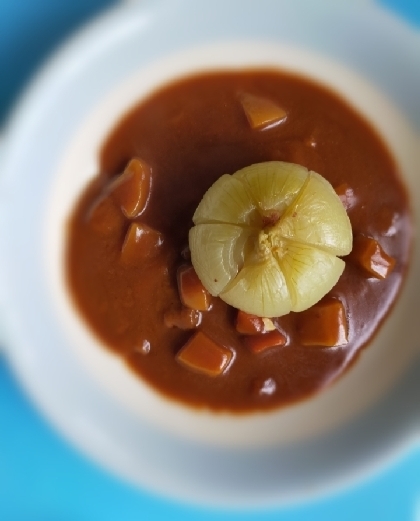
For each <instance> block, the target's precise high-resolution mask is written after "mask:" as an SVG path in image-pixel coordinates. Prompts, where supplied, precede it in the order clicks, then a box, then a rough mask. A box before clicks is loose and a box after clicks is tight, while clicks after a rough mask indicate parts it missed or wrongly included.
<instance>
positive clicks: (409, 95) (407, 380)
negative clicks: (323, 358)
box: [0, 0, 420, 506]
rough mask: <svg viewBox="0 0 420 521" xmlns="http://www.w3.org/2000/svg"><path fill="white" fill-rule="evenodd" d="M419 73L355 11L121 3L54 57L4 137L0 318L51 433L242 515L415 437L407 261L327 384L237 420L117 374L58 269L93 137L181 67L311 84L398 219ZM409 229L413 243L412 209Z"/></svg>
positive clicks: (397, 43)
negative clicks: (371, 143) (331, 98)
mask: <svg viewBox="0 0 420 521" xmlns="http://www.w3.org/2000/svg"><path fill="white" fill-rule="evenodd" d="M302 9H303V10H304V11H302ZM302 12H305V17H304V18H302V15H301V13H302ZM355 34H357V39H355V38H354V35H355ZM391 42H392V43H391ZM403 58H404V59H403ZM418 63H420V36H419V35H418V34H415V33H414V32H410V30H409V29H408V28H406V27H405V26H403V25H402V24H399V23H398V22H397V21H395V20H394V19H393V18H391V17H389V16H388V15H386V14H385V13H383V12H381V11H380V10H379V9H378V8H375V7H373V6H371V5H368V4H366V5H365V4H360V5H359V4H356V5H353V6H352V5H347V4H344V5H342V4H341V3H340V5H332V4H331V2H328V1H325V2H319V3H317V4H316V6H315V3H312V2H310V1H308V2H304V1H299V2H294V3H293V5H291V4H290V3H288V2H278V1H274V0H272V1H270V0H259V1H258V2H241V1H240V0H237V1H236V0H235V1H231V2H229V3H228V2H222V1H220V0H215V1H213V2H212V3H204V2H203V3H199V4H197V2H194V0H184V1H181V0H178V1H171V2H169V1H162V2H154V3H149V4H147V3H146V4H145V3H141V4H140V5H137V4H132V5H126V6H124V7H120V8H118V9H117V10H115V11H113V12H110V13H109V14H107V15H106V16H104V17H103V18H101V19H100V20H98V21H97V22H96V23H94V24H93V25H92V26H91V27H90V28H88V29H87V30H85V31H84V32H83V33H81V34H79V35H78V36H77V37H76V38H75V39H73V41H72V42H70V43H69V44H68V45H67V46H66V47H65V48H64V49H62V50H61V52H60V53H58V54H57V55H56V57H55V58H54V59H53V60H52V62H50V63H49V65H48V66H47V68H46V69H45V70H44V71H43V72H42V73H41V74H40V76H39V77H38V78H37V80H36V81H35V82H34V83H33V85H32V86H31V88H30V90H29V91H28V93H27V95H26V96H25V97H24V98H23V100H22V101H21V103H20V104H19V107H18V108H17V110H16V112H15V114H14V117H13V118H12V120H11V123H10V125H9V128H8V131H7V143H6V157H5V169H4V176H3V178H2V179H1V185H0V197H1V198H2V206H1V208H0V212H1V216H0V217H1V220H0V251H1V252H2V255H1V259H0V277H1V280H0V282H1V284H0V288H1V290H0V291H1V293H0V305H1V314H0V318H1V319H2V321H4V331H5V337H6V344H7V355H8V358H9V360H10V363H11V365H12V367H13V368H14V370H15V372H16V374H17V375H18V377H19V379H20V381H21V382H22V385H23V386H24V387H25V388H26V389H27V391H28V393H29V394H30V396H31V397H32V399H33V400H34V403H35V404H36V405H37V406H38V407H40V408H41V410H42V411H43V413H44V414H45V415H46V416H47V417H48V418H49V419H50V420H51V422H52V423H53V424H55V425H56V426H57V428H58V429H59V430H60V431H61V432H62V433H63V434H64V436H66V437H67V438H68V439H70V440H71V441H72V442H73V443H75V444H76V445H77V446H78V447H80V448H81V449H82V450H83V451H85V452H86V453H87V454H88V455H90V456H91V457H93V458H94V459H95V460H97V461H98V462H100V463H101V464H103V465H104V466H106V467H107V468H109V469H111V470H112V471H113V472H115V473H117V474H119V475H121V476H122V477H124V478H125V479H128V480H130V481H132V482H134V483H135V484H137V485H139V486H142V487H147V488H151V489H153V490H156V491H159V492H162V493H165V494H168V495H172V496H175V497H178V498H183V499H188V500H192V501H205V502H207V503H211V504H238V505H239V504H240V505H242V506H244V505H245V504H267V503H279V502H281V501H289V500H292V499H295V498H298V497H308V496H310V495H313V494H317V493H320V492H321V491H324V492H325V491H326V490H330V489H332V488H335V487H337V486H339V485H343V484H344V483H348V482H349V480H351V479H355V478H356V477H357V476H361V475H363V473H366V472H367V470H372V469H373V468H375V467H377V466H378V465H379V464H380V463H383V462H384V461H386V460H389V458H390V457H392V456H395V455H396V454H397V453H398V452H399V451H401V450H403V449H407V448H408V447H409V446H410V445H411V444H412V443H415V442H418V440H419V436H420V426H419V408H418V405H417V403H416V399H415V397H416V393H417V396H418V393H419V390H418V386H419V384H418V382H419V380H420V378H419V369H420V367H419V365H418V359H419V356H418V355H419V352H420V351H419V343H418V342H417V341H416V337H417V335H416V333H417V331H416V325H417V324H416V318H417V309H418V307H419V303H420V299H419V296H418V293H419V291H418V287H419V283H420V273H419V270H420V262H419V253H418V250H417V249H415V252H414V258H413V261H412V266H411V270H410V273H409V277H408V283H407V284H406V285H405V288H404V291H403V292H402V295H401V296H400V299H399V301H398V305H397V306H396V308H395V309H394V311H393V312H392V314H391V316H390V317H389V319H388V320H387V321H386V323H385V324H384V326H383V328H382V329H381V331H380V333H379V335H378V336H377V337H376V338H375V341H374V343H372V345H370V347H369V348H368V349H367V350H366V351H365V352H364V353H363V355H362V356H361V357H360V360H358V362H357V363H356V364H355V365H354V367H353V368H352V369H351V370H350V371H348V372H347V373H346V374H345V376H344V377H342V378H341V379H340V380H339V381H338V382H337V383H336V384H334V385H333V386H331V387H330V388H328V389H327V390H326V391H324V392H322V393H321V394H319V395H317V396H316V397H314V398H312V399H310V400H307V401H305V402H302V403H299V404H297V405H295V406H292V407H287V408H285V409H280V410H278V411H274V412H270V413H264V414H262V413H261V414H252V415H247V416H244V417H235V416H230V415H227V414H212V413H209V412H197V411H193V410H190V409H189V408H188V407H184V406H182V405H177V404H174V403H172V402H169V401H167V400H165V399H163V398H162V397H161V396H160V395H158V394H157V393H155V392H154V391H153V390H151V389H150V388H149V387H148V386H147V385H145V384H143V383H142V382H141V381H140V380H139V379H138V378H136V377H134V376H133V374H132V373H131V372H130V371H129V370H128V369H127V368H126V366H125V365H124V364H123V363H122V362H121V361H120V359H118V358H116V357H114V356H113V355H111V354H110V353H109V352H108V351H106V350H105V349H103V348H102V346H100V345H99V344H98V340H97V339H96V338H94V337H93V335H92V334H91V332H90V331H89V329H88V328H87V327H86V325H85V324H84V322H82V321H81V320H80V317H79V315H78V314H77V313H76V312H75V310H74V308H73V307H72V305H71V303H70V301H69V298H68V294H67V292H66V289H65V283H64V272H63V245H64V242H65V234H64V227H65V223H66V220H67V218H68V216H69V213H70V211H71V209H72V207H73V205H74V202H75V200H76V198H77V196H78V195H79V194H80V192H81V191H82V189H83V187H84V186H85V185H86V183H87V181H88V180H89V179H91V177H92V176H94V175H95V173H96V171H97V165H98V150H99V147H100V145H101V143H102V142H103V141H104V139H105V137H106V136H107V134H108V132H109V131H110V130H111V129H112V128H113V126H114V124H115V123H116V122H117V121H118V120H119V119H120V117H121V116H122V115H123V114H124V113H125V112H126V111H128V110H129V109H130V107H132V106H133V105H134V104H135V103H136V102H137V101H139V100H140V99H141V98H142V97H144V96H146V95H147V94H148V93H150V92H151V91H153V90H154V89H155V88H156V87H157V86H160V85H162V84H163V83H166V82H168V81H170V80H171V79H173V78H175V77H179V76H182V75H185V74H187V73H189V72H191V71H198V70H211V69H214V68H217V69H220V68H228V69H232V68H245V67H246V68H249V67H253V68H255V67H263V66H270V67H277V68H281V69H288V70H293V71H297V72H299V73H302V74H304V75H307V76H309V77H311V78H314V79H316V80H318V81H321V82H325V83H326V84H328V85H329V86H331V87H332V88H333V89H334V90H335V91H337V92H338V93H340V94H341V95H342V96H343V97H344V98H346V99H347V100H348V101H349V102H350V103H352V104H353V105H354V106H355V108H356V109H357V110H359V111H360V112H361V113H362V114H363V115H364V116H365V117H367V118H368V119H369V120H370V121H371V122H372V123H373V124H374V126H375V127H376V128H377V130H378V131H379V132H380V134H381V135H382V137H383V139H384V140H385V141H386V142H387V144H388V147H389V149H390V150H391V151H392V153H393V155H394V157H395V158H396V160H397V162H398V164H399V166H400V169H401V171H402V173H403V176H404V179H405V181H406V183H407V186H408V187H409V191H410V195H411V198H412V205H413V209H414V210H415V209H416V208H418V207H420V185H419V183H418V164H419V160H420V153H419V144H420V139H419V129H420V111H419V109H418V105H417V99H416V97H417V93H418V92H420V72H419V70H418V69H419V68H418ZM396 78H397V81H396ZM415 225H416V234H417V233H418V229H419V217H418V215H417V214H415ZM416 240H417V239H416ZM416 363H417V365H416V366H415V369H414V370H413V369H411V372H410V371H409V368H410V366H413V365H415V364H416ZM416 386H417V387H416Z"/></svg>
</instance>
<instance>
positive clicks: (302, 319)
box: [297, 297, 348, 347]
mask: <svg viewBox="0 0 420 521" xmlns="http://www.w3.org/2000/svg"><path fill="white" fill-rule="evenodd" d="M297 331H298V335H299V340H300V342H301V344H302V345H304V346H324V347H334V346H342V345H345V344H347V342H348V325H347V317H346V312H345V309H344V306H343V304H342V303H341V302H340V301H339V300H338V299H336V298H332V297H327V298H324V299H323V300H321V301H320V302H318V303H317V304H315V305H314V306H312V307H311V308H309V309H307V310H306V311H302V312H301V313H299V315H298V323H297Z"/></svg>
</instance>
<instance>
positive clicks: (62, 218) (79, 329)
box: [44, 41, 418, 446]
mask: <svg viewBox="0 0 420 521" xmlns="http://www.w3.org/2000/svg"><path fill="white" fill-rule="evenodd" d="M253 68H254V69H255V68H271V69H272V68H274V69H280V70H287V71H292V72H295V73H299V74H301V75H304V76H307V77H309V78H311V79H315V80H316V81H318V82H321V83H324V84H326V85H328V86H329V87H330V88H332V89H333V90H334V91H335V92H338V93H339V94H340V95H341V96H342V97H343V98H344V99H345V100H346V101H348V102H349V103H350V104H351V105H353V106H354V108H356V110H357V111H358V112H359V113H361V114H362V115H364V116H365V118H367V119H368V120H370V121H371V123H373V125H374V126H375V127H376V129H377V130H378V132H379V133H380V134H381V136H382V138H383V139H384V140H385V142H386V143H387V145H388V148H389V149H390V150H391V153H392V154H393V156H394V157H395V159H396V161H397V163H398V165H399V168H400V170H401V173H402V176H403V178H404V179H405V181H406V183H407V185H408V187H409V188H410V193H411V194H412V198H413V207H414V208H416V207H417V202H418V201H417V199H418V190H417V193H416V161H417V155H418V154H417V148H416V138H415V135H414V132H413V130H412V129H411V128H410V126H409V125H408V123H407V122H406V121H405V120H404V118H403V117H402V116H401V114H400V113H399V112H398V111H397V110H396V109H395V107H394V106H393V105H392V104H391V103H390V102H389V101H388V100H387V99H386V98H385V97H384V96H383V95H382V94H381V93H380V92H378V91H377V89H375V88H373V87H372V86H371V85H370V84H369V83H368V82H366V81H365V80H363V79H362V78H360V77H359V76H358V75H356V74H355V73H353V72H350V71H349V70H347V69H345V68H344V67H342V66H340V65H338V64H337V63H335V62H333V61H330V60H327V59H326V58H324V57H322V56H320V55H318V54H315V53H312V52H308V51H303V50H299V49H296V48H294V47H290V46H280V45H270V44H261V43H259V44H258V43H255V42H246V41H242V42H236V43H232V44H226V43H225V44H223V45H220V44H214V45H209V46H205V47H200V48H196V49H194V50H192V51H191V50H188V51H182V52H180V53H174V54H172V55H169V56H167V57H165V58H164V59H162V60H159V61H157V62H154V63H153V64H152V65H150V66H148V67H146V68H143V69H140V70H138V71H136V72H135V73H134V74H133V75H131V76H130V77H128V78H126V79H125V80H124V81H123V82H122V83H121V84H120V85H118V86H117V87H116V88H115V89H113V90H112V91H111V92H110V93H108V94H107V95H106V96H105V97H104V98H103V99H102V100H100V101H99V102H98V103H97V105H96V106H95V107H94V108H93V109H92V110H91V112H90V113H89V114H88V115H87V117H86V118H85V119H84V120H83V121H82V122H81V123H80V125H79V126H78V127H77V129H76V131H75V132H74V134H73V136H72V138H71V140H70V141H69V144H68V145H67V146H66V147H65V148H64V150H63V152H62V154H61V157H60V158H59V161H58V167H57V171H56V172H55V175H54V181H53V183H52V186H51V189H50V191H49V197H48V205H47V210H46V214H45V219H44V222H45V224H46V228H45V245H44V247H45V251H46V252H48V255H47V257H46V258H45V262H46V265H45V266H46V269H47V272H48V273H49V280H50V282H51V286H50V287H51V291H52V298H53V301H54V302H53V308H54V309H55V310H56V313H57V319H58V321H59V322H60V323H62V325H63V329H64V331H65V334H66V337H67V338H69V341H70V345H71V348H72V349H73V350H74V352H75V354H76V355H77V356H78V357H79V360H80V362H81V363H82V364H83V365H84V366H85V367H86V368H87V369H88V370H89V371H90V372H91V374H92V375H93V376H94V377H95V378H96V379H97V381H98V382H100V383H101V384H102V385H103V386H104V388H105V389H106V391H107V392H108V393H110V394H111V395H114V396H115V397H116V399H118V400H120V401H121V403H123V404H125V405H127V406H128V407H129V408H130V409H131V410H132V411H133V412H134V413H135V414H138V415H140V416H141V417H143V418H146V419H147V420H148V421H151V422H153V423H155V424H157V425H159V426H160V427H163V428H164V429H166V430H168V431H170V432H174V433H176V434H178V435H181V436H186V437H188V438H192V439H194V440H196V441H205V442H206V443H211V444H221V445H233V446H239V445H241V446H260V445H261V444H262V445H266V444H279V443H280V444H281V443H287V442H291V441H296V440H297V439H303V438H308V437H309V438H310V437H312V436H314V435H315V434H319V433H322V432H326V431H328V430H330V429H332V428H335V427H336V426H338V425H340V424H342V423H343V422H345V421H348V420H349V418H352V417H353V416H354V415H355V414H356V413H358V412H361V411H362V410H364V409H365V408H366V407H368V406H369V405H370V404H372V403H373V402H374V401H375V400H376V399H377V398H378V397H379V396H380V395H381V394H382V393H383V392H384V391H385V390H386V389H387V388H388V387H389V386H390V385H391V384H392V383H393V382H394V381H395V379H397V378H398V377H399V376H400V375H401V373H402V372H403V370H404V369H405V368H406V367H407V364H408V363H409V362H410V361H411V360H412V359H413V357H414V356H415V352H416V349H417V346H416V343H415V341H414V338H415V335H414V327H413V326H414V324H415V317H414V309H415V308H414V306H413V302H412V300H411V299H412V296H411V295H410V292H409V289H410V287H411V286H412V282H409V284H408V285H407V286H408V288H407V287H406V290H407V291H403V295H402V297H401V299H400V302H399V305H398V306H397V307H396V309H395V310H394V311H393V312H392V313H391V316H390V317H389V318H388V319H387V321H386V324H385V325H384V327H383V328H382V330H381V331H380V334H379V336H377V337H376V338H375V340H374V342H373V343H372V345H371V346H370V347H369V349H367V350H366V351H365V352H364V353H363V354H362V356H361V357H360V360H358V362H357V363H356V364H355V366H354V367H353V368H352V369H351V370H350V371H348V373H347V374H346V375H345V376H344V377H342V378H341V379H339V380H338V382H337V383H335V384H334V385H332V386H331V387H329V388H328V389H326V390H324V391H323V392H321V393H320V394H319V395H317V396H316V397H314V398H312V399H310V400H306V401H304V402H301V403H299V404H296V405H293V406H289V407H286V408H283V409H280V410H278V411H274V412H270V413H264V414H262V413H260V414H249V415H246V416H240V417H238V416H233V415H232V416H230V415H228V414H220V413H219V414H214V413H210V412H206V411H200V412H198V411H195V410H192V409H189V408H188V407H184V406H182V405H180V404H177V403H173V402H170V401H168V400H166V399H164V398H163V397H161V396H160V395H158V394H156V393H155V392H154V391H152V390H151V389H150V388H149V387H148V386H147V385H145V384H144V383H143V382H142V381H141V380H139V379H138V378H137V377H135V376H134V374H133V373H131V372H130V371H129V369H128V368H127V367H126V366H125V365H124V363H122V362H121V361H120V360H119V359H118V358H116V357H115V356H114V355H112V354H110V353H109V352H108V351H107V350H106V349H104V347H103V346H100V344H99V341H98V340H97V339H96V338H95V337H94V336H93V335H92V334H91V333H90V332H89V330H88V328H87V327H86V326H85V324H84V323H83V321H81V320H80V317H79V315H78V314H77V313H76V312H75V310H74V308H73V307H72V304H71V302H70V301H69V296H68V292H67V290H66V287H65V274H64V273H63V267H64V261H63V251H64V249H65V240H66V233H65V227H66V222H67V219H68V216H69V215H70V213H71V210H72V207H73V205H74V202H75V200H76V199H77V197H78V195H79V194H80V193H81V191H82V190H83V188H84V186H86V184H87V183H88V181H89V180H90V179H91V178H92V176H94V175H95V173H96V171H97V168H98V157H99V150H100V146H101V144H102V143H103V142H104V140H105V138H106V136H107V133H109V131H110V130H112V128H113V127H114V125H115V124H116V123H117V122H118V121H119V119H120V118H121V116H122V115H124V114H125V113H126V112H128V111H129V109H130V108H131V107H132V106H134V105H135V104H136V103H137V102H138V101H139V100H141V99H142V98H144V97H146V96H147V95H148V94H150V93H151V92H153V91H154V90H155V89H156V88H158V87H160V86H162V85H164V84H166V83H168V82H170V81H171V80H173V79H175V78H178V77H182V76H185V75H188V74H192V73H195V72H200V71H208V70H221V69H227V70H232V69H253ZM417 264H418V263H417V262H416V259H414V262H413V263H412V268H411V270H410V272H409V275H408V277H409V280H410V281H413V280H414V278H415V277H417V276H418V274H416V265H417ZM396 344H398V345H399V346H400V347H399V349H398V350H396V349H395V345H396ZM379 367H380V371H378V368H379ZM372 374H375V378H374V379H372Z"/></svg>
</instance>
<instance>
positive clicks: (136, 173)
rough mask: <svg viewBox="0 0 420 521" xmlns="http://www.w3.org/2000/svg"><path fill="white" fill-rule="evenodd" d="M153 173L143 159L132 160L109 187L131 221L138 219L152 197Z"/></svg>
mask: <svg viewBox="0 0 420 521" xmlns="http://www.w3.org/2000/svg"><path fill="white" fill-rule="evenodd" d="M151 182H152V171H151V168H150V166H149V165H148V164H147V163H145V162H144V161H142V160H141V159H137V158H134V159H132V160H131V161H130V162H129V163H128V164H127V166H126V167H125V170H124V172H123V173H122V174H121V175H120V176H118V177H117V178H116V179H115V180H114V181H113V182H112V183H111V184H110V186H109V192H110V193H111V195H112V197H113V198H114V200H115V201H116V203H117V204H119V205H120V206H121V210H122V211H123V213H124V214H125V215H126V217H128V218H129V219H133V218H135V217H138V216H139V215H140V214H141V213H142V212H143V211H144V210H145V208H146V205H147V202H148V200H149V197H150V189H151Z"/></svg>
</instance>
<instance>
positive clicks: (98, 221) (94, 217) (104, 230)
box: [87, 196, 125, 235]
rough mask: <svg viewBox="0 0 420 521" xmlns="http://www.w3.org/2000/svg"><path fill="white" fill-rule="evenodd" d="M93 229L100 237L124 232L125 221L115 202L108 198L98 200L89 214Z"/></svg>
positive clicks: (90, 224) (88, 219) (88, 217)
mask: <svg viewBox="0 0 420 521" xmlns="http://www.w3.org/2000/svg"><path fill="white" fill-rule="evenodd" d="M87 222H88V223H89V226H90V227H91V229H92V230H93V231H94V232H96V233H98V234H100V235H111V234H113V233H115V232H119V231H120V230H122V228H123V225H124V222H125V219H124V216H123V214H122V213H121V210H120V209H119V208H118V206H117V205H116V204H115V203H114V201H113V200H112V199H111V198H110V197H107V196H105V197H104V196H102V197H100V198H99V199H97V200H96V201H95V202H94V204H93V206H92V207H91V208H90V210H89V212H88V214H87Z"/></svg>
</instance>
